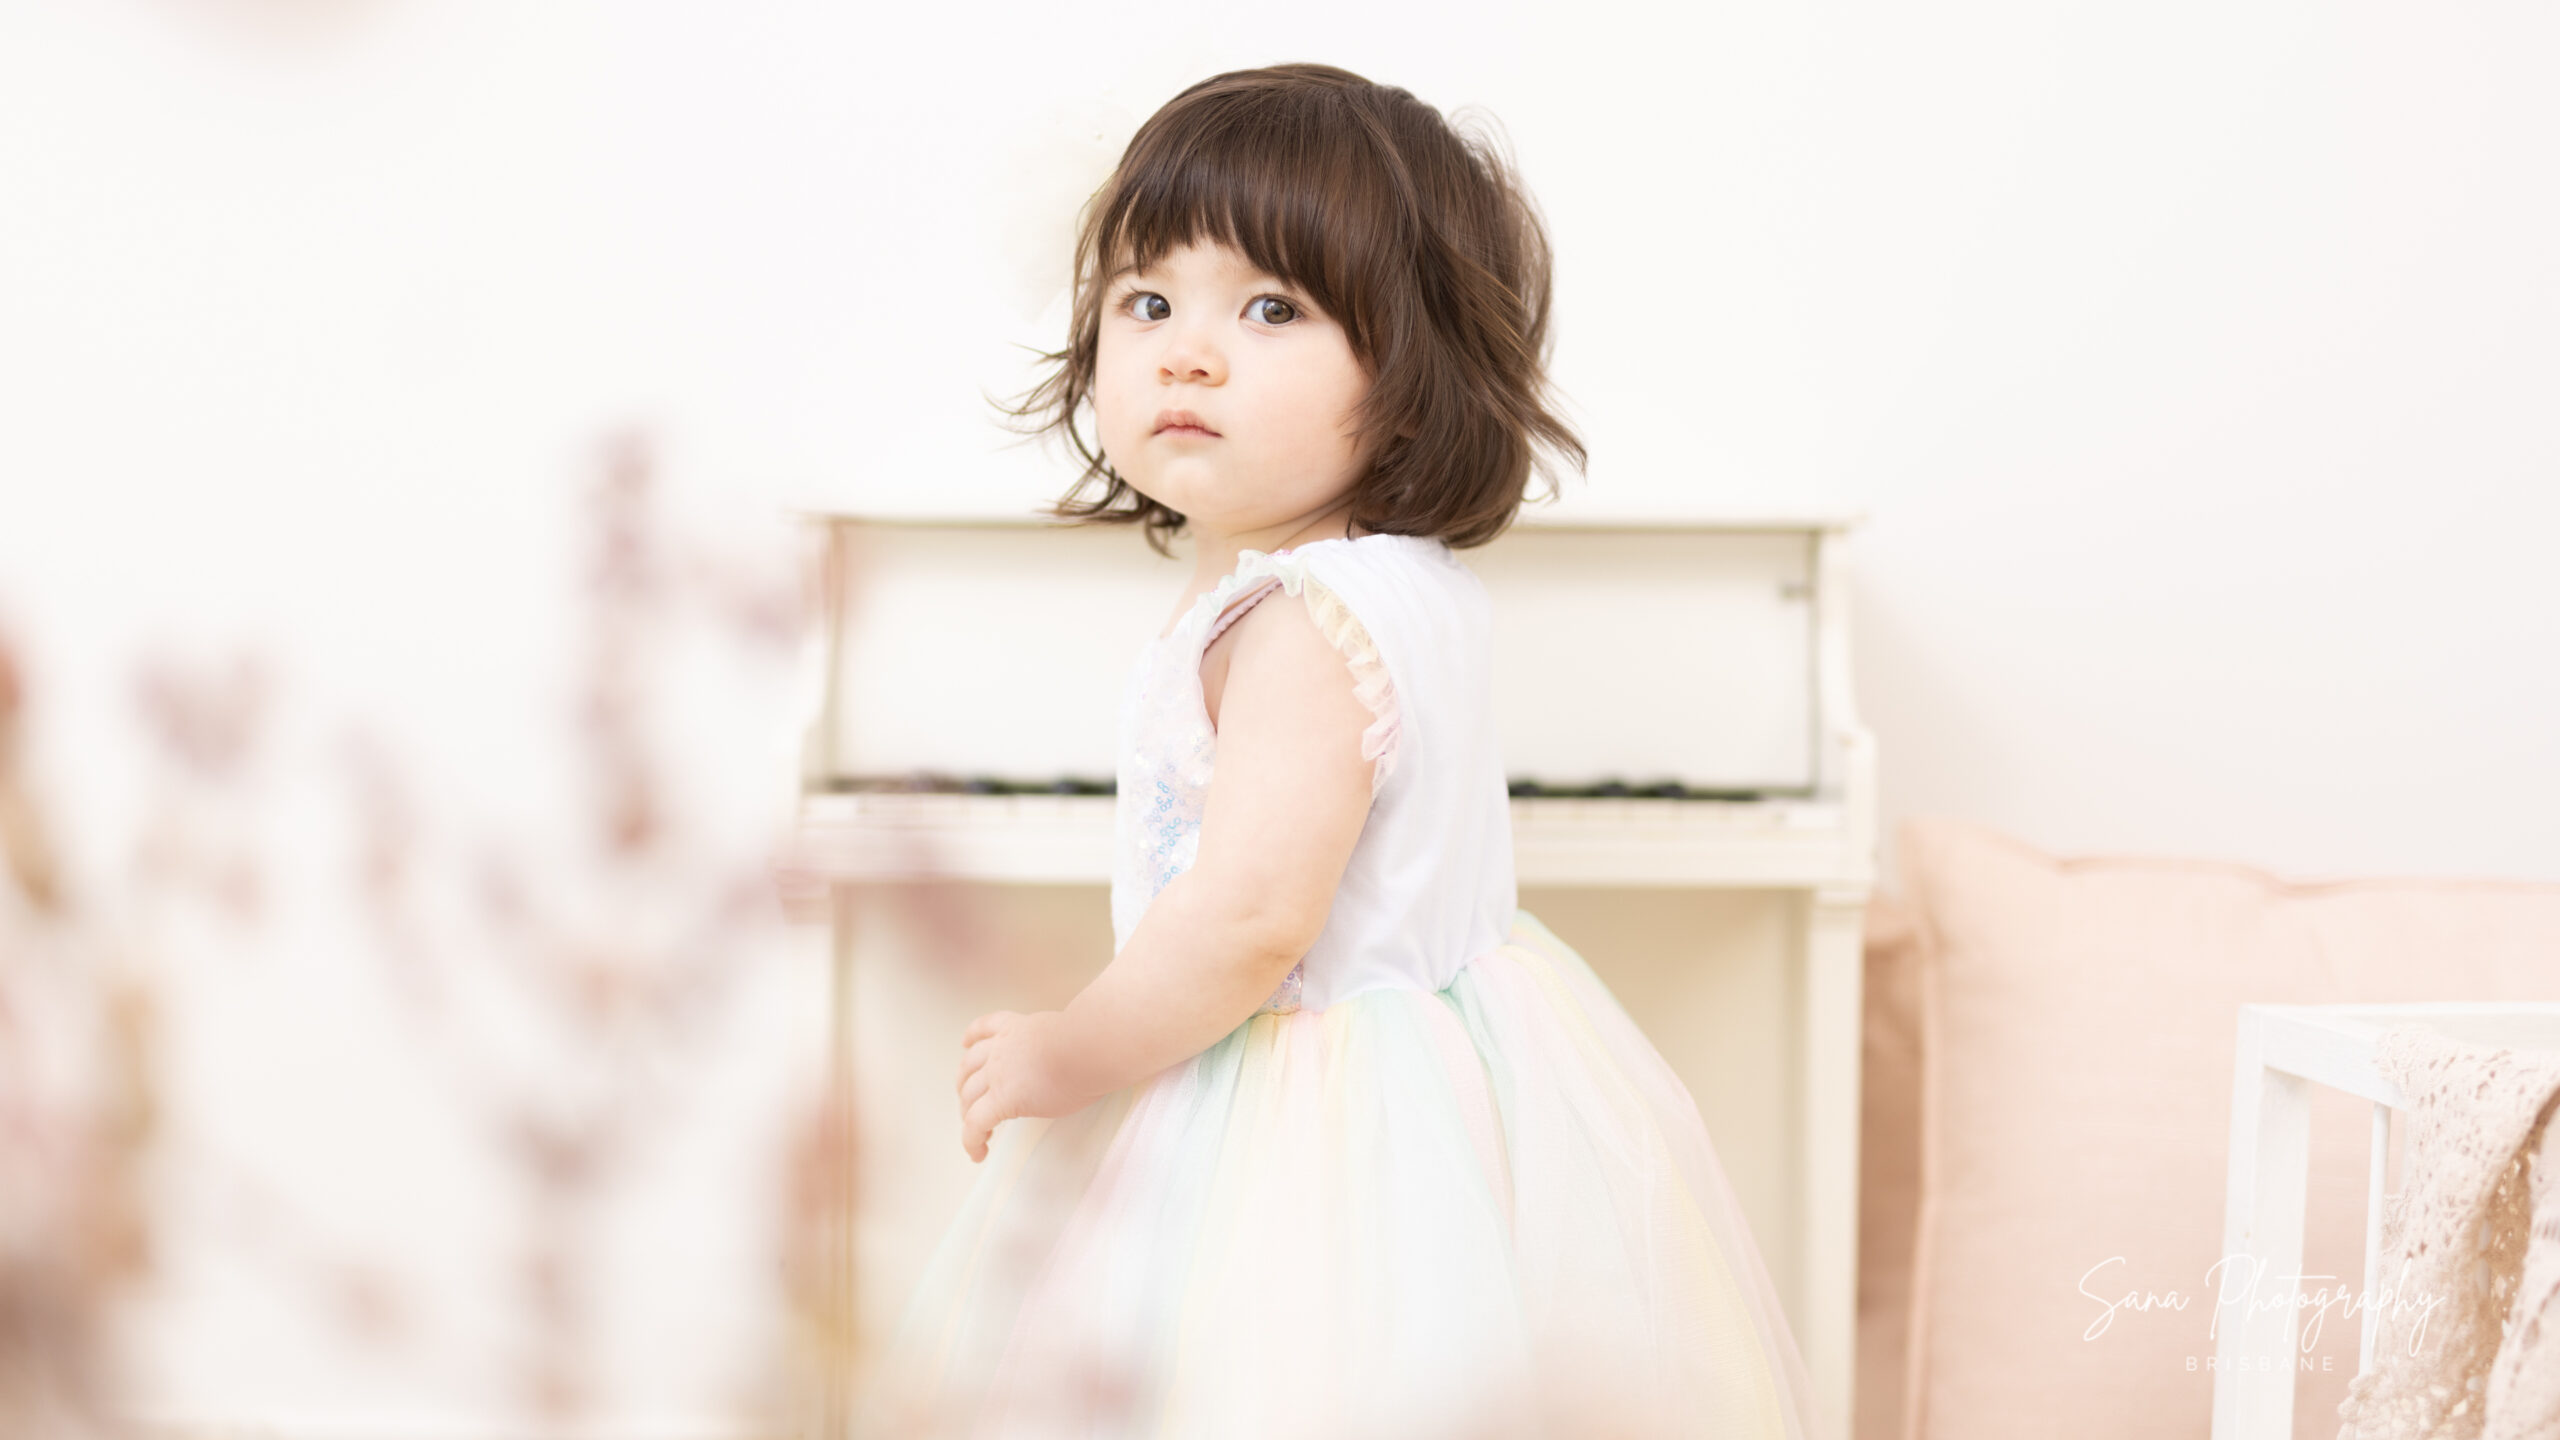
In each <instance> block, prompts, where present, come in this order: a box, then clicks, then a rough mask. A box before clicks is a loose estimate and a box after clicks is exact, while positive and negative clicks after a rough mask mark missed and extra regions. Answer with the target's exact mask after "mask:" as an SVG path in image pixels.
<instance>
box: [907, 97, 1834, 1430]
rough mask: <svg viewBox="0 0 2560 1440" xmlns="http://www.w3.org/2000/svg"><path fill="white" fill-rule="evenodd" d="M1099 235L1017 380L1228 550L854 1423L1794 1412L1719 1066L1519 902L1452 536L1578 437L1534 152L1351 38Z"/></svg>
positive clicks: (1014, 1029)
mask: <svg viewBox="0 0 2560 1440" xmlns="http://www.w3.org/2000/svg"><path fill="white" fill-rule="evenodd" d="M1076 271H1077V280H1076V295H1075V308H1074V322H1073V331H1072V336H1071V339H1070V341H1069V344H1068V347H1067V348H1066V349H1065V350H1064V351H1062V352H1060V353H1059V354H1057V355H1055V356H1052V357H1050V359H1051V360H1052V361H1053V362H1054V364H1055V369H1054V371H1053V372H1052V373H1051V374H1050V375H1049V377H1048V378H1047V379H1046V381H1045V382H1044V383H1043V384H1042V385H1041V386H1040V387H1039V388H1038V389H1036V390H1035V391H1033V392H1032V395H1031V396H1030V397H1029V399H1028V401H1027V402H1026V405H1025V407H1024V409H1023V410H1022V411H1021V412H1019V413H1022V414H1025V415H1029V416H1033V417H1036V418H1038V419H1040V420H1042V421H1044V422H1045V423H1046V424H1048V425H1050V426H1054V427H1056V428H1058V429H1061V430H1063V431H1064V432H1065V433H1066V435H1067V436H1068V437H1069V438H1070V439H1071V440H1072V441H1073V442H1074V444H1075V446H1076V448H1077V451H1078V452H1079V453H1080V454H1082V455H1083V456H1084V458H1085V460H1086V462H1087V465H1086V469H1085V472H1084V474H1083V475H1082V476H1081V477H1079V479H1078V481H1077V483H1076V485H1075V487H1074V488H1073V489H1072V490H1070V491H1069V492H1068V498H1067V499H1066V500H1065V501H1062V502H1061V503H1060V504H1059V505H1058V506H1057V507H1056V511H1055V513H1057V514H1059V515H1062V516H1065V517H1068V518H1072V519H1074V520H1076V521H1078V522H1080V523H1136V524H1143V525H1144V526H1145V527H1146V530H1147V538H1148V541H1149V543H1150V544H1151V545H1154V546H1155V547H1156V548H1157V549H1158V550H1159V551H1162V550H1164V549H1165V545H1164V538H1165V536H1166V535H1167V534H1169V533H1172V532H1176V531H1182V530H1188V531H1189V532H1190V533H1191V535H1192V537H1193V540H1194V544H1195V554H1196V571H1195V574H1194V576H1193V579H1192V582H1191V584H1190V586H1189V589H1188V592H1187V593H1186V594H1185V596H1184V597H1183V600H1182V602H1181V603H1180V604H1179V605H1177V606H1176V607H1175V609H1174V612H1173V615H1172V617H1171V623H1170V626H1169V628H1167V629H1165V630H1164V632H1163V633H1161V634H1158V635H1156V636H1154V637H1153V638H1152V639H1149V640H1147V641H1146V643H1145V644H1144V646H1143V647H1142V648H1141V649H1140V650H1139V652H1138V655H1137V657H1136V663H1135V664H1134V666H1133V667H1132V670H1131V672H1130V676H1129V681H1128V685H1127V689H1126V692H1125V697H1124V700H1123V705H1122V710H1121V714H1120V727H1121V729H1120V734H1121V746H1120V760H1119V796H1118V802H1117V814H1118V829H1117V837H1116V868H1115V870H1114V872H1113V877H1112V888H1111V910H1112V922H1113V929H1114V931H1115V947H1114V954H1113V958H1112V960H1111V963H1110V964H1109V966H1108V967H1106V968H1105V969H1104V970H1103V971H1102V973H1101V974H1100V975H1099V976H1098V977H1096V979H1095V980H1094V981H1093V983H1092V984H1090V985H1088V986H1087V987H1085V989H1084V990H1083V992H1082V993H1080V994H1079V995H1077V996H1076V998H1075V1000H1074V1002H1073V1003H1071V1004H1070V1005H1068V1006H1067V1008H1066V1009H1064V1010H1062V1011H1048V1012H1043V1013H1039V1014H1016V1013H1013V1012H1010V1011H999V1012H997V1013H994V1014H990V1015H985V1016H981V1017H979V1019H977V1020H976V1021H975V1022H973V1023H972V1024H971V1025H970V1026H969V1028H968V1031H967V1033H966V1034H965V1035H964V1036H963V1037H962V1047H963V1054H962V1059H961V1063H960V1069H959V1078H958V1093H959V1102H960V1111H961V1139H962V1144H963V1145H964V1146H965V1147H966V1149H967V1151H968V1153H969V1155H970V1157H971V1158H972V1159H973V1160H977V1161H980V1162H982V1163H983V1164H984V1166H985V1169H984V1170H983V1171H982V1172H981V1173H980V1174H979V1176H978V1178H977V1180H976V1182H975V1184H974V1187H973V1189H972V1190H971V1191H970V1193H969V1196H968V1199H967V1201H966V1202H965V1204H964V1205H963V1206H962V1208H961V1211H960V1214H959V1216H958V1217H957V1219H956V1220H955V1222H954V1223H953V1225H952V1227H951V1229H950V1231H949V1233H948V1234H947V1235H946V1236H945V1237H944V1239H943V1241H942V1243H941V1245H940V1247H939V1249H938V1250H937V1251H936V1253H935V1254H934V1256H933V1258H932V1260H931V1262H930V1264H929V1266H928V1268H927V1270H926V1273H925V1275H924V1278H923V1280H922V1282H921V1284H920V1286H919V1288H918V1290H917V1293H916V1295H915V1297H914V1299H913V1300H912V1301H911V1302H910V1304H909V1306H908V1308H907V1311H906V1314H905V1317H904V1319H903V1321H902V1323H901V1325H900V1327H899V1329H898V1331H897V1333H896V1334H895V1336H894V1337H892V1339H891V1340H890V1342H889V1345H888V1348H887V1349H886V1351H885V1352H884V1354H883V1356H882V1357H881V1358H880V1360H879V1362H878V1364H877V1365H876V1367H875V1372H874V1373H875V1375H876V1379H875V1381H874V1383H873V1384H872V1386H871V1387H870V1391H869V1394H868V1396H867V1407H866V1409H865V1411H864V1413H863V1416H862V1433H865V1434H871V1435H881V1436H888V1435H906V1434H931V1435H969V1436H992V1435H1006V1436H1011V1435H1026V1436H1027V1435H1040V1436H1047V1435H1076V1436H1091V1435H1114V1436H1117V1435H1149V1436H1185V1437H1188V1436H1203V1437H1219V1440H1227V1437H1245V1436H1264V1435H1271V1436H1292V1437H1335V1436H1370V1435H1374V1436H1381V1437H1386V1436H1393V1437H1439V1436H1451V1437H1456V1436H1470V1437H1473V1436H1496V1435H1501V1436H1550V1435H1553V1436H1586V1435H1588V1436H1602V1435H1606V1436H1673V1435H1681V1436H1713V1437H1718V1440H1761V1437H1766V1440H1780V1437H1785V1440H1802V1437H1805V1436H1807V1435H1808V1434H1810V1433H1811V1432H1812V1423H1813V1422H1812V1405H1811V1397H1810V1390H1809V1386H1808V1383H1807V1379H1806V1376H1805V1371H1804V1366H1803V1362H1802V1360H1801V1359H1800V1358H1799V1356H1798V1353H1797V1350H1796V1347H1795V1343H1794V1341H1793V1338H1792V1337H1791V1335H1790V1333H1789V1331H1788V1329H1787V1325H1786V1320H1785V1317H1784V1315H1783V1314H1782V1313H1781V1311H1780V1309H1779V1307H1778V1302H1777V1298H1776V1295H1775V1293H1774V1291H1773V1289H1772V1287H1771V1285H1770V1283H1769V1280H1768V1277H1767V1274H1766V1272H1765V1271H1764V1269H1763V1267H1762V1263H1761V1259H1760V1256H1759V1253H1758V1251H1757V1249H1756V1248H1755V1245H1754V1243H1753V1240H1752V1237H1751V1235H1750V1232H1749V1230H1748V1229H1747V1227H1746V1226H1745V1224H1744V1222H1743V1219H1742V1215H1741V1211H1740V1209H1739V1207H1738V1205H1737V1204H1736V1202H1735V1200H1734V1198H1733V1194H1732V1191H1731V1189H1730V1188H1729V1186H1728V1185H1727V1183H1726V1180H1725V1177H1724V1174H1723V1171H1722V1170H1721V1168H1720V1167H1719V1165H1718V1163H1717V1160H1716V1156H1715V1152H1714V1149H1713V1147H1712V1146H1711V1144H1710V1143H1709V1141H1708V1137H1707V1132H1706V1129H1705V1126H1704V1124H1703V1123H1702V1122H1701V1120H1700V1118H1699V1114H1698V1110H1697V1107H1696V1105H1695V1104H1694V1103H1693V1102H1692V1100H1691V1098H1690V1096H1689V1093H1688V1092H1687V1090H1686V1089H1684V1088H1683V1087H1682V1085H1681V1083H1680V1081H1679V1080H1678V1079H1677V1078H1676V1077H1674V1075H1673V1074H1672V1072H1671V1070H1670V1069H1669V1067H1668V1066H1667V1065H1665V1063H1664V1062H1663V1060H1662V1058H1661V1056H1660V1055H1659V1054H1657V1053H1656V1052H1655V1050H1654V1049H1653V1047H1652V1046H1651V1045H1650V1044H1648V1043H1647V1042H1646V1040H1645V1038H1644V1036H1643V1034H1642V1033H1641V1032H1639V1031H1638V1029H1637V1028H1636V1026H1635V1025H1634V1024H1633V1023H1632V1022H1631V1021H1630V1020H1629V1019H1628V1017H1627V1015H1626V1013H1625V1012H1624V1011H1623V1010H1622V1009H1621V1008H1620V1007H1619V1005H1618V1004H1617V1002H1616V1000H1615V999H1614V998H1613V997H1612V996H1611V995H1610V993H1609V991H1608V990H1607V989H1606V987H1604V986H1603V985H1602V984H1601V982H1600V981H1599V979H1598V978H1597V977H1595V976H1594V975H1593V973H1592V971H1591V969H1590V968H1589V967H1588V966H1587V965H1586V964H1585V963H1584V962H1583V961H1582V959H1581V957H1579V956H1578V955H1576V954H1575V953H1574V952H1573V951H1572V950H1571V949H1569V948H1567V947H1566V945H1565V944H1564V943H1563V942H1562V941H1560V940H1558V939H1557V938H1556V937H1555V935H1553V934H1552V933H1550V932H1549V931H1548V930H1547V928H1546V927H1545V926H1543V925H1541V924H1539V923H1538V921H1537V920H1536V919H1535V918H1533V917H1532V916H1531V915H1530V914H1529V913H1528V912H1527V911H1525V910H1522V909H1520V908H1519V905H1518V897H1517V893H1516V890H1515V887H1514V881H1513V871H1512V854H1511V829H1510V798H1509V793H1508V786H1507V783H1506V780H1505V774H1504V769H1503V763H1502V757H1501V755H1500V753H1499V751H1498V749H1497V746H1496V738H1495V729H1494V715H1493V708H1492V682H1491V676H1490V664H1491V638H1492V637H1491V634H1490V621H1491V611H1490V606H1489V604H1488V601H1487V597H1486V594H1485V592H1484V589H1483V587H1482V585H1481V584H1480V583H1479V582H1478V580H1477V579H1476V576H1475V574H1474V572H1473V571H1472V570H1470V569H1469V568H1468V567H1467V566H1466V565H1465V564H1464V563H1463V562H1462V561H1460V560H1459V559H1458V558H1457V556H1456V554H1455V553H1454V552H1455V551H1456V550H1458V549H1462V548H1465V547H1468V546H1473V545H1478V544H1481V543H1483V542H1485V541H1487V540H1490V539H1492V538H1493V537H1495V536H1496V535H1498V534H1499V533H1501V531H1502V530H1503V529H1504V528H1505V527H1506V526H1507V525H1508V524H1509V523H1510V522H1511V520H1512V518H1513V516H1514V514H1515V513H1516V512H1517V510H1518V508H1519V506H1520V504H1521V503H1522V500H1523V498H1524V494H1525V491H1526V487H1527V482H1528V479H1529V476H1530V474H1531V472H1532V470H1533V468H1534V466H1533V460H1534V458H1535V457H1534V454H1533V452H1534V451H1535V450H1536V449H1538V448H1540V447H1543V448H1545V449H1547V450H1549V451H1552V452H1558V453H1561V454H1562V455H1564V456H1566V457H1569V458H1570V459H1572V460H1574V461H1575V462H1577V463H1578V462H1579V461H1580V459H1581V456H1582V450H1581V446H1580V444H1579V442H1578V441H1577V440H1576V439H1575V437H1574V436H1573V434H1572V432H1571V431H1570V430H1569V429H1568V428H1567V427H1566V426H1565V425H1564V424H1563V423H1562V422H1561V421H1560V420H1559V419H1558V418H1557V417H1556V415H1555V414H1554V412H1553V411H1552V410H1551V409H1550V408H1549V404H1548V400H1547V398H1546V381H1545V374H1544V359H1545V355H1544V352H1545V338H1546V321H1547V280H1548V261H1547V252H1546V244H1545V239H1544V236H1543V233H1542V231H1541V228H1540V226H1539V224H1538V221H1537V219H1536V217H1535V214H1534V212H1533V211H1532V209H1531V208H1530V206H1529V204H1528V203H1527V201H1526V199H1525V197H1524V196H1523V195H1522V194H1521V192H1520V190H1519V189H1518V187H1517V186H1516V184H1515V183H1514V182H1513V180H1512V178H1511V176H1510V174H1509V172H1508V169H1507V167H1506V166H1504V165H1503V164H1502V162H1501V161H1500V159H1499V157H1498V156H1497V155H1496V154H1495V153H1494V152H1493V151H1492V150H1491V149H1490V148H1489V147H1487V146H1484V145H1482V144H1475V143H1470V142H1469V141H1468V140H1467V139H1465V138H1463V137H1462V136H1461V135H1460V134H1458V133H1457V132H1456V131H1454V130H1453V129H1452V128H1451V127H1450V126H1449V125H1448V124H1447V122H1445V121H1444V120H1443V119H1442V118H1441V116H1440V114H1439V112H1437V111H1436V110H1433V109H1432V108H1431V107H1429V106H1427V105H1424V104H1423V103H1421V102H1420V101H1418V100H1416V99H1415V98H1414V97H1413V96H1412V95H1410V94H1408V93H1406V92H1405V91H1403V90H1399V89H1394V88H1391V87H1387V86H1381V85H1374V84H1371V83H1370V82H1368V81H1366V80H1363V79H1361V78H1360V77H1359V76H1356V75H1352V74H1349V73H1347V72H1345V71H1342V70H1338V69H1334V68H1332V67H1330V66H1322V65H1283V66H1277V67H1274V68H1271V69H1267V70H1254V71H1244V72H1238V73H1234V74H1228V75H1220V76H1218V77H1216V78H1215V79H1211V80H1207V81H1204V82H1202V83H1201V84H1198V85H1195V86H1193V87H1192V88H1191V89H1189V90H1186V91H1184V92H1183V93H1182V94H1181V95H1179V96H1177V97H1175V99H1174V100H1173V101H1172V102H1171V103H1170V104H1168V105H1166V106H1165V107H1164V109H1162V110H1161V111H1159V112H1157V114H1156V115H1155V116H1154V117H1153V118H1152V119H1150V120H1149V121H1148V122H1147V123H1146V125H1145V126H1144V127H1143V128H1142V129H1140V130H1139V132H1138V134H1137V136H1136V138H1135V139H1133V140H1132V141H1131V142H1130V144H1129V148H1128V150H1127V152H1126V153H1125V154H1124V156H1123V157H1122V159H1121V162H1120V165H1119V168H1118V170H1117V171H1116V172H1115V173H1114V174H1113V175H1112V177H1111V179H1110V180H1109V181H1108V182H1107V183H1106V184H1105V186H1104V187H1103V189H1102V190H1101V191H1100V192H1099V193H1098V194H1097V195H1096V196H1095V197H1094V200H1093V202H1092V203H1091V205H1090V207H1089V208H1088V210H1087V211H1086V214H1085V217H1084V224H1083V229H1082V233H1081V236H1080V238H1079V242H1078V246H1077V265H1076ZM1087 409H1090V411H1091V413H1092V417H1093V423H1094V429H1095V431H1096V440H1097V441H1098V445H1097V444H1094V443H1088V442H1087V441H1086V440H1085V439H1084V437H1083V435H1082V433H1081V432H1080V430H1079V429H1078V420H1079V417H1080V416H1081V415H1082V414H1083V413H1084V411H1086V410H1087ZM1096 482H1100V483H1101V485H1102V492H1101V494H1100V495H1099V496H1097V497H1095V498H1092V499H1090V500H1087V501H1082V502H1079V501H1077V500H1076V499H1075V497H1076V496H1077V495H1078V494H1081V493H1083V492H1084V491H1085V490H1086V489H1087V487H1088V486H1090V485H1092V484H1094V483H1096ZM1280 597H1286V598H1285V599H1282V598H1280Z"/></svg>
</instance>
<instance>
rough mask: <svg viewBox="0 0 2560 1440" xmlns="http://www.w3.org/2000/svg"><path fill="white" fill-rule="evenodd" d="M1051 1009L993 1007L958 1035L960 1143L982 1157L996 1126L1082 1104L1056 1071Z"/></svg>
mask: <svg viewBox="0 0 2560 1440" xmlns="http://www.w3.org/2000/svg"><path fill="white" fill-rule="evenodd" d="M1061 1018H1062V1017H1061V1016H1060V1013H1059V1012H1058V1011H1055V1010H1042V1011H1039V1012H1037V1013H1035V1014H1030V1015H1019V1014H1016V1013H1014V1012H1013V1011H1011V1010H997V1011H993V1012H991V1013H989V1014H985V1015H981V1016H979V1017H978V1018H977V1019H975V1020H972V1021H970V1022H969V1028H968V1030H967V1032H966V1033H964V1034H962V1035H961V1037H960V1045H961V1049H962V1051H963V1054H962V1055H961V1057H960V1148H961V1149H963V1150H966V1151H968V1152H969V1158H970V1159H971V1160H972V1161H980V1160H984V1159H986V1158H987V1138H988V1137H989V1136H991V1135H993V1134H994V1133H995V1128H996V1126H997V1125H998V1124H999V1123H1001V1122H1003V1121H1006V1120H1011V1119H1013V1118H1015V1117H1016V1116H1022V1115H1041V1116H1048V1117H1052V1118H1054V1117H1056V1116H1060V1115H1064V1114H1066V1113H1067V1112H1068V1111H1070V1110H1073V1109H1075V1108H1076V1107H1077V1106H1078V1105H1081V1104H1083V1103H1084V1097H1081V1096H1077V1095H1073V1094H1070V1093H1068V1090H1067V1087H1066V1085H1065V1084H1064V1083H1063V1082H1062V1080H1061V1079H1060V1076H1059V1073H1058V1071H1059V1066H1058V1022H1059V1020H1060V1019H1061Z"/></svg>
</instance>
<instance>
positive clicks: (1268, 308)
mask: <svg viewBox="0 0 2560 1440" xmlns="http://www.w3.org/2000/svg"><path fill="white" fill-rule="evenodd" d="M1244 309H1245V313H1246V314H1248V315H1251V316H1252V317H1253V318H1254V319H1256V320H1259V321H1261V322H1262V323H1263V324H1265V325H1286V324H1288V323H1289V322H1290V321H1292V320H1295V319H1297V318H1298V307H1297V306H1295V305H1292V304H1290V303H1289V302H1288V301H1286V300H1283V299H1281V298H1280V297H1279V296H1277V295H1265V296H1263V297H1262V298H1260V299H1258V300H1256V301H1254V302H1253V303H1252V304H1250V305H1247V306H1246V307H1244Z"/></svg>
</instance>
